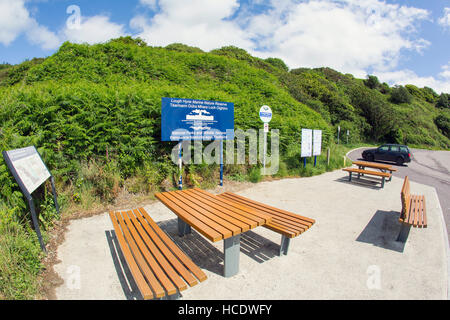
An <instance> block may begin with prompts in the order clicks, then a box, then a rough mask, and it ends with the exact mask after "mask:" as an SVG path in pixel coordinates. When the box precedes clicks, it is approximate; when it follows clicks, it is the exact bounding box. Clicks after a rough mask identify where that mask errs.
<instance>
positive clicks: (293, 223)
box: [219, 194, 313, 230]
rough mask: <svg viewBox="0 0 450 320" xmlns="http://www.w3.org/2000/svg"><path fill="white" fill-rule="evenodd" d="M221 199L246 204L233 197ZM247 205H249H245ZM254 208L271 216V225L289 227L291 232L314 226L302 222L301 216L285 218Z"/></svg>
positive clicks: (280, 214) (225, 196)
mask: <svg viewBox="0 0 450 320" xmlns="http://www.w3.org/2000/svg"><path fill="white" fill-rule="evenodd" d="M219 197H224V198H229V199H230V201H236V202H239V203H242V204H244V202H243V201H242V202H240V201H239V200H235V199H232V198H231V197H228V196H227V195H226V194H221V195H219ZM245 205H247V204H245ZM252 208H255V209H257V210H262V211H263V212H264V213H267V214H269V215H271V217H272V222H270V223H277V225H280V226H284V227H288V228H290V229H291V230H306V229H308V228H309V227H311V226H312V225H313V223H312V222H307V221H304V220H302V218H303V217H301V216H298V218H294V217H293V216H284V214H282V213H278V212H276V211H270V210H268V209H265V208H261V207H257V206H252ZM270 223H269V224H270Z"/></svg>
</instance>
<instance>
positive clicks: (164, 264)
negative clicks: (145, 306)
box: [128, 211, 187, 294]
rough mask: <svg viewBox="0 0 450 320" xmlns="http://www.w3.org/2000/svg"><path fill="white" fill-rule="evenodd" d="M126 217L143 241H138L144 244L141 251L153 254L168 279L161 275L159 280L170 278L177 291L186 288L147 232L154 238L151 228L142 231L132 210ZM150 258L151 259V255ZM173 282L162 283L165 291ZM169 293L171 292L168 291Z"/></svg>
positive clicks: (162, 281) (165, 280)
mask: <svg viewBox="0 0 450 320" xmlns="http://www.w3.org/2000/svg"><path fill="white" fill-rule="evenodd" d="M128 217H129V218H130V219H131V222H132V223H133V225H134V227H135V228H136V230H137V232H138V233H139V235H140V236H141V238H142V240H143V241H142V240H141V241H139V242H142V244H143V246H144V249H142V248H141V251H142V252H143V253H144V252H145V253H146V254H145V255H149V254H150V253H151V255H153V256H154V257H155V258H154V260H156V261H155V262H156V263H157V264H159V265H161V268H162V270H161V271H162V272H164V273H166V274H167V277H168V279H167V277H163V279H161V278H160V279H159V280H160V282H161V283H164V282H167V281H168V280H169V279H170V281H172V282H173V284H175V286H176V287H177V288H178V290H179V291H183V290H186V289H187V285H186V283H185V282H184V281H183V280H182V279H181V278H180V276H179V275H178V273H177V272H176V271H175V270H174V269H173V267H172V266H171V264H170V263H169V261H167V259H166V257H165V256H164V255H163V254H162V253H161V251H160V250H159V249H158V248H157V246H156V245H155V244H154V243H153V241H152V240H151V239H150V237H149V234H150V235H152V236H153V238H155V237H154V232H153V230H146V231H144V229H143V227H142V226H141V223H140V222H139V221H138V220H137V219H136V216H135V213H134V211H133V213H131V212H129V213H128ZM149 229H150V228H149ZM147 232H149V234H147ZM145 245H146V246H147V248H148V249H147V248H145ZM145 255H144V256H145ZM151 259H153V257H152V258H151ZM147 261H148V260H147ZM158 267H159V266H158ZM157 269H158V268H157ZM158 270H159V269H158ZM163 270H164V271H163ZM154 272H155V271H154ZM155 273H156V272H155ZM158 278H159V277H158ZM173 284H172V283H167V285H164V287H165V288H166V290H167V291H169V290H168V289H167V288H172V287H173ZM171 292H173V291H171ZM175 292H176V291H175ZM169 294H171V293H169Z"/></svg>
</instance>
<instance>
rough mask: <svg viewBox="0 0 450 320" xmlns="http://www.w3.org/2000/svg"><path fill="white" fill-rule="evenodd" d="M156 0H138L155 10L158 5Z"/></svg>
mask: <svg viewBox="0 0 450 320" xmlns="http://www.w3.org/2000/svg"><path fill="white" fill-rule="evenodd" d="M157 2H158V1H157V0H139V3H140V4H142V5H144V6H147V7H149V8H150V9H152V10H156V9H157V7H158V3H157Z"/></svg>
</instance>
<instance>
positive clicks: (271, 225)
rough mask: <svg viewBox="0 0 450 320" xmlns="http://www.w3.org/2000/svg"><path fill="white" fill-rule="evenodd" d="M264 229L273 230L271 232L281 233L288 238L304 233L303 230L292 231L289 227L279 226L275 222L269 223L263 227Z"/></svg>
mask: <svg viewBox="0 0 450 320" xmlns="http://www.w3.org/2000/svg"><path fill="white" fill-rule="evenodd" d="M264 226H265V227H267V228H269V229H271V230H273V231H279V232H283V233H285V234H286V235H288V236H289V237H290V238H293V237H296V236H298V235H300V234H301V233H303V232H304V230H299V229H293V228H290V227H286V226H284V225H280V224H279V223H276V222H271V223H269V224H266V225H264Z"/></svg>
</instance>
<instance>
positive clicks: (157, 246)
mask: <svg viewBox="0 0 450 320" xmlns="http://www.w3.org/2000/svg"><path fill="white" fill-rule="evenodd" d="M133 213H134V215H135V216H136V217H137V220H139V222H140V224H141V228H142V227H143V228H144V229H145V232H144V231H143V230H140V231H139V233H141V235H142V237H143V239H144V242H145V243H146V244H147V245H148V246H149V247H150V246H152V245H153V246H152V247H151V251H152V253H153V255H154V256H155V258H156V259H157V260H158V262H159V263H160V264H161V265H162V267H163V268H164V270H165V271H166V272H167V270H170V269H171V268H172V266H173V268H174V269H175V270H176V272H178V274H180V275H181V276H182V277H183V278H184V280H185V281H186V282H187V283H188V284H189V285H190V286H191V287H192V286H194V285H196V284H197V283H198V282H197V280H196V279H195V278H194V277H193V276H192V274H191V273H190V272H189V271H188V270H187V269H186V268H185V267H184V266H183V264H182V263H181V262H180V261H179V260H178V259H179V258H178V257H176V256H175V255H174V254H173V253H172V252H171V251H170V250H169V248H168V245H169V242H171V240H170V239H169V240H168V241H166V242H167V244H165V243H164V242H163V241H162V240H161V239H160V237H159V236H158V235H157V232H156V231H155V230H154V229H153V228H151V226H150V223H149V222H148V221H146V220H145V218H144V216H143V215H142V213H141V212H139V211H138V210H137V209H134V210H133ZM137 220H136V218H134V219H133V223H135V225H136V223H137ZM156 227H157V226H156ZM157 228H159V227H157ZM150 239H151V240H150ZM159 252H161V253H159ZM168 263H170V264H171V266H170V265H169V266H168V265H167V264H168ZM172 271H173V270H172ZM175 274H176V273H175V271H174V272H173V273H172V272H171V275H170V277H171V279H173V277H178V276H175ZM178 278H179V277H178ZM172 281H174V282H175V283H176V284H177V287H178V288H179V290H184V289H187V286H186V285H185V284H184V283H180V282H179V280H172Z"/></svg>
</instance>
